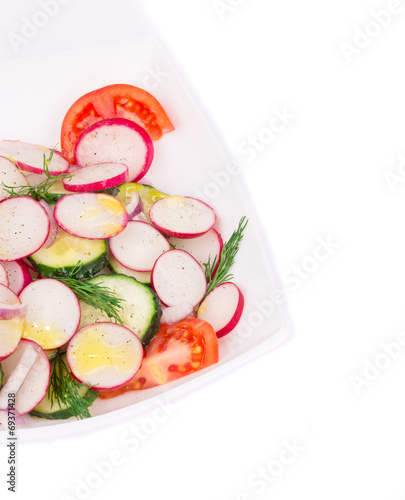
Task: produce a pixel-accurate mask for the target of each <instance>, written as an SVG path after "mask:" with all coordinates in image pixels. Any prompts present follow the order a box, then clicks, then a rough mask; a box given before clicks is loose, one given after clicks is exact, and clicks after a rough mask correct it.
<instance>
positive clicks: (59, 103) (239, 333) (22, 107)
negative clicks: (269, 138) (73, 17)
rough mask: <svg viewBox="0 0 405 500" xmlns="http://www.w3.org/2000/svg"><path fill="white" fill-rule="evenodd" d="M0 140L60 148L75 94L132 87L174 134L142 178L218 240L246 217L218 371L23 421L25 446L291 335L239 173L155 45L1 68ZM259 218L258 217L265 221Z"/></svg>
mask: <svg viewBox="0 0 405 500" xmlns="http://www.w3.org/2000/svg"><path fill="white" fill-rule="evenodd" d="M0 74H1V76H2V78H1V82H0V140H1V139H19V140H22V141H26V142H31V143H36V144H42V145H45V146H48V147H53V146H55V145H56V144H58V143H59V132H60V126H61V123H62V120H63V117H64V115H65V113H66V111H67V109H68V108H69V106H70V105H71V104H72V103H73V102H74V101H75V100H76V99H77V98H78V97H79V96H81V95H82V94H84V93H86V92H88V91H90V90H94V89H96V88H99V87H102V86H104V85H108V84H112V83H130V84H133V85H137V86H140V87H143V88H145V89H146V90H148V91H150V92H151V93H152V94H154V95H155V97H156V98H157V99H158V100H159V101H160V103H161V104H162V105H163V107H164V108H165V110H166V111H167V113H168V115H169V117H170V118H171V120H172V122H173V124H174V126H175V129H176V130H175V131H174V132H171V133H169V134H165V135H164V136H163V138H162V139H161V140H159V141H155V142H154V145H155V159H154V162H153V164H152V167H151V169H150V171H149V172H148V174H147V179H148V181H150V183H152V184H153V185H155V186H156V187H157V188H158V189H160V190H162V191H165V192H168V193H170V194H183V195H190V196H195V197H197V198H201V199H203V200H204V201H206V202H208V203H209V204H210V205H211V206H212V207H213V208H214V209H215V211H216V213H217V215H218V223H217V225H216V228H217V229H218V230H219V232H220V233H221V234H222V236H223V238H224V239H225V240H226V239H228V238H229V236H230V235H231V233H232V231H233V230H234V229H235V228H236V227H237V224H238V221H239V219H240V217H242V216H243V215H246V216H247V217H248V218H249V224H248V228H247V230H246V233H245V238H244V240H243V242H242V245H241V249H240V251H239V254H238V255H237V259H236V264H235V266H234V267H233V269H232V272H233V274H234V276H235V279H234V281H235V283H236V284H238V286H239V287H240V288H241V290H242V292H243V294H244V296H245V310H244V313H243V316H242V319H241V322H240V323H239V325H238V327H237V328H236V330H234V331H233V332H232V333H230V334H229V335H227V336H225V337H224V338H222V339H220V341H219V342H220V361H219V363H218V364H217V365H215V366H212V367H210V368H208V369H206V370H203V371H200V372H198V373H196V374H193V375H191V376H189V377H185V378H184V379H181V380H178V381H176V382H173V383H171V384H168V385H165V386H161V387H156V388H153V389H149V390H145V391H136V392H128V393H126V394H125V395H123V396H120V397H117V398H114V399H111V400H100V399H98V400H97V401H96V402H95V403H94V404H93V406H92V407H91V413H92V415H94V417H93V418H91V419H88V420H84V421H76V420H74V419H69V420H68V421H63V420H62V421H55V422H48V421H43V420H37V419H33V418H31V417H29V416H25V417H24V418H25V421H26V425H25V427H24V428H21V429H20V431H19V432H20V434H19V435H20V436H21V438H23V439H26V440H27V439H42V438H46V439H49V438H50V437H51V436H52V435H53V436H61V435H63V436H66V434H67V433H70V432H75V433H77V432H80V431H84V430H88V429H90V428H91V429H96V428H99V427H100V428H101V427H103V426H104V425H109V424H110V423H112V422H116V421H118V420H119V421H122V420H124V419H127V418H131V417H133V416H134V415H136V414H139V413H140V412H145V411H148V410H149V409H150V408H151V405H153V404H154V401H156V398H159V397H160V396H161V395H162V394H163V393H166V392H167V391H170V393H169V395H170V398H171V399H172V398H174V397H176V396H177V395H181V394H184V393H185V392H186V391H188V390H190V389H194V388H195V387H196V386H197V385H198V384H202V383H206V382H207V381H208V380H210V379H211V380H212V379H215V378H216V377H218V376H220V375H221V373H224V371H225V370H230V369H232V368H234V367H235V366H236V365H238V364H240V363H242V362H246V361H248V360H250V359H252V358H253V357H254V356H257V355H260V353H264V352H267V351H268V350H269V349H272V348H274V347H276V346H278V345H280V344H281V343H282V342H283V341H285V340H286V339H287V338H288V337H289V335H290V333H291V332H290V330H291V328H290V323H289V320H288V315H287V313H286V308H285V304H284V301H283V300H282V297H281V300H278V299H279V296H280V292H281V290H282V288H281V286H280V284H279V280H278V278H277V276H276V273H275V271H274V268H273V266H272V264H271V257H270V252H269V248H268V246H267V242H266V238H265V237H263V234H262V232H261V228H260V217H258V216H257V215H256V214H255V212H254V209H253V204H252V203H251V202H250V200H249V198H248V194H247V193H246V192H245V190H244V186H243V177H242V175H241V174H240V173H239V174H235V172H234V171H233V173H232V174H230V173H229V168H228V167H229V164H230V163H231V162H233V161H234V159H233V157H232V156H231V155H230V154H229V153H228V152H227V150H226V148H225V147H224V145H223V144H222V142H221V141H220V140H219V139H218V133H217V131H215V130H214V126H213V124H212V123H210V122H209V121H208V120H207V118H206V114H203V113H202V112H201V110H200V108H199V106H198V105H197V104H196V102H195V99H193V98H192V96H191V94H190V92H189V91H188V90H187V89H186V88H185V86H184V84H183V83H182V80H181V78H180V77H179V74H178V71H177V70H176V69H175V67H174V65H173V64H172V62H171V60H170V58H169V56H168V55H167V54H166V53H165V52H164V51H163V50H162V48H161V45H160V44H159V43H158V42H157V41H156V40H154V39H149V38H148V39H138V40H134V41H131V42H128V43H125V44H119V45H109V46H103V47H99V48H96V49H91V50H86V51H80V52H70V53H64V54H63V55H60V54H59V55H53V54H51V55H47V56H43V57H39V58H35V59H34V58H33V59H25V60H22V59H20V60H16V61H9V62H3V63H0ZM264 216H265V215H264Z"/></svg>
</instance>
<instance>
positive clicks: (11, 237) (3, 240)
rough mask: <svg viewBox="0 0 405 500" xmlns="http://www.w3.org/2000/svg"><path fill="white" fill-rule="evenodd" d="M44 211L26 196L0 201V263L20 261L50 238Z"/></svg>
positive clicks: (47, 219) (47, 220)
mask: <svg viewBox="0 0 405 500" xmlns="http://www.w3.org/2000/svg"><path fill="white" fill-rule="evenodd" d="M49 226H50V223H49V217H48V215H47V213H46V211H45V209H44V208H43V207H42V206H41V205H40V204H39V203H38V202H37V201H35V200H34V199H32V198H29V197H28V196H16V197H14V198H6V199H5V200H2V201H0V260H1V261H3V260H4V261H12V260H18V259H22V258H23V257H27V256H28V255H31V254H33V253H35V252H36V251H37V250H39V249H40V248H41V247H42V245H43V244H44V243H45V241H46V239H47V238H48V235H49Z"/></svg>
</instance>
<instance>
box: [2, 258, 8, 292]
mask: <svg viewBox="0 0 405 500" xmlns="http://www.w3.org/2000/svg"><path fill="white" fill-rule="evenodd" d="M0 285H4V286H7V287H8V286H9V282H8V274H7V271H6V268H5V267H4V266H3V264H1V263H0Z"/></svg>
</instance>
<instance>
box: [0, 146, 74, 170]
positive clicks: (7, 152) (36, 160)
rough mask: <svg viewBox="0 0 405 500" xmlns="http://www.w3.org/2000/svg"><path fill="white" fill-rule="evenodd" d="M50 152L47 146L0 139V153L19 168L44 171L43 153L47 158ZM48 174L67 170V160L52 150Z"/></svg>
mask: <svg viewBox="0 0 405 500" xmlns="http://www.w3.org/2000/svg"><path fill="white" fill-rule="evenodd" d="M50 154H51V150H50V149H49V148H45V147H44V146H36V145H34V144H28V143H26V142H21V141H0V155H1V156H6V157H7V158H9V159H10V160H11V161H12V162H13V163H15V164H16V166H17V167H18V168H20V169H21V170H26V171H27V172H33V173H34V174H43V173H44V155H45V158H46V159H48V158H49V155H50ZM48 169H49V173H50V175H58V174H63V173H65V172H67V171H68V170H69V162H67V161H66V160H65V159H64V158H63V157H62V155H61V154H60V153H58V152H57V151H55V152H54V154H53V157H52V160H51V161H50V162H49V165H48Z"/></svg>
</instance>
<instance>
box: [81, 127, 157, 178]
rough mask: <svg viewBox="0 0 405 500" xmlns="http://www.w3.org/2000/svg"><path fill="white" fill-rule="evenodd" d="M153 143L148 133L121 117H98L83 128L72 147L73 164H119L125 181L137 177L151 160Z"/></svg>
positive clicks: (146, 168) (142, 174)
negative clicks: (125, 170) (121, 164)
mask: <svg viewBox="0 0 405 500" xmlns="http://www.w3.org/2000/svg"><path fill="white" fill-rule="evenodd" d="M153 154H154V149H153V143H152V140H151V138H150V137H149V135H148V133H147V132H146V131H145V130H144V129H143V128H142V127H140V126H139V125H137V124H136V123H134V122H132V121H130V120H126V119H125V118H111V119H107V120H100V121H99V122H97V123H94V124H93V125H91V126H90V127H89V128H87V129H86V130H84V131H83V132H82V134H81V135H80V137H79V140H78V141H77V143H76V147H75V159H76V163H77V164H78V165H79V166H80V167H87V166H89V165H94V164H95V163H104V162H108V163H109V162H113V163H123V164H124V165H127V167H128V180H129V182H136V181H138V180H139V179H141V178H142V177H143V176H144V175H145V174H146V172H147V171H148V170H149V167H150V165H151V163H152V160H153Z"/></svg>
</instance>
